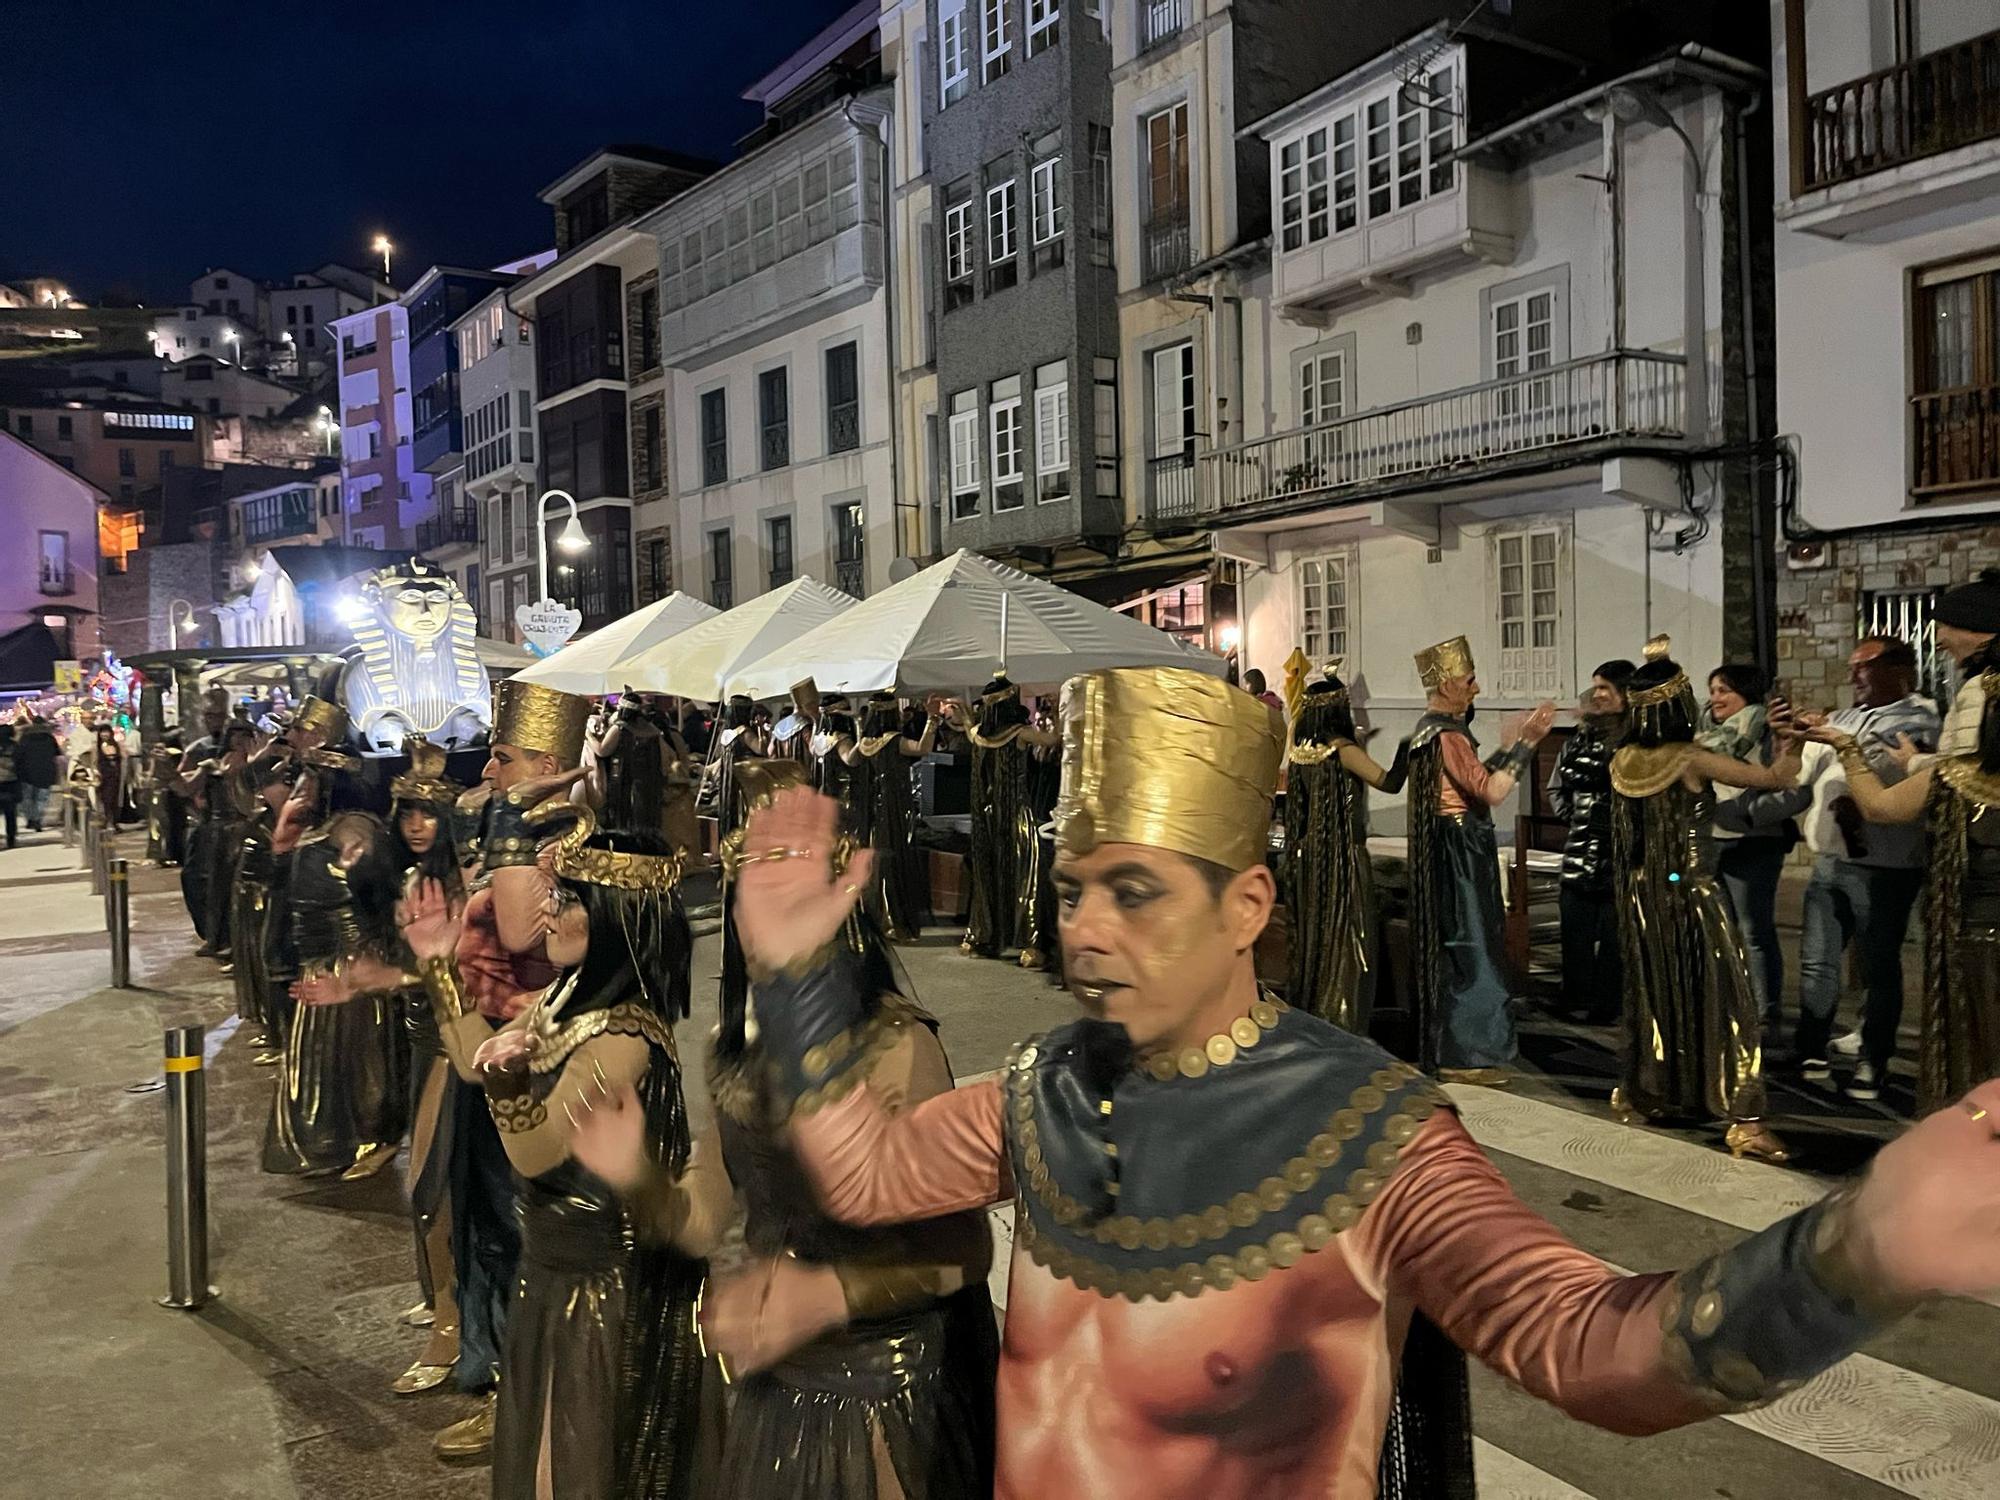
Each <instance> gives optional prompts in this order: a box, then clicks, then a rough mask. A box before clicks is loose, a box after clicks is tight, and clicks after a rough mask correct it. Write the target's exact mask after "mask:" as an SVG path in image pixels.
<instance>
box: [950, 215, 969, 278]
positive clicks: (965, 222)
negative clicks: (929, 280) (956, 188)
mask: <svg viewBox="0 0 2000 1500" xmlns="http://www.w3.org/2000/svg"><path fill="white" fill-rule="evenodd" d="M971 274H972V204H971V202H970V201H966V202H962V203H953V204H950V205H948V206H947V207H946V209H945V211H944V279H945V280H946V281H963V280H965V279H966V277H968V276H970V275H971Z"/></svg>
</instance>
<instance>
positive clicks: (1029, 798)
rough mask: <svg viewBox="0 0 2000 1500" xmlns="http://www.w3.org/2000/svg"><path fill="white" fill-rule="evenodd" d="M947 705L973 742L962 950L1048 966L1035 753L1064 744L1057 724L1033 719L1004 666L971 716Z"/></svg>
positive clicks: (950, 715) (1026, 964) (957, 706)
mask: <svg viewBox="0 0 2000 1500" xmlns="http://www.w3.org/2000/svg"><path fill="white" fill-rule="evenodd" d="M945 712H946V715H947V718H948V721H949V722H950V724H951V726H952V727H953V728H954V729H956V730H958V731H959V732H960V733H962V734H963V735H965V737H966V738H967V739H968V740H970V741H971V742H972V853H971V855H970V857H969V858H968V859H967V861H966V872H967V875H968V876H969V879H970V884H971V906H972V910H971V915H970V917H969V919H968V920H967V922H966V926H965V937H964V939H963V940H962V941H961V942H960V943H959V945H958V946H959V951H960V952H961V953H970V954H974V955H976V956H978V957H980V958H998V957H1000V955H1001V954H1002V953H1004V952H1006V951H1007V950H1008V949H1012V948H1018V949H1019V950H1020V952H1021V967H1022V968H1024V969H1041V968H1046V967H1047V965H1048V957H1047V954H1046V952H1045V951H1044V947H1043V945H1044V944H1045V943H1046V942H1047V940H1048V938H1049V937H1050V936H1051V935H1050V934H1046V933H1044V932H1043V931H1042V930H1041V920H1040V919H1041V916H1042V914H1043V908H1042V906H1041V904H1040V903H1039V902H1038V900H1037V895H1038V891H1039V888H1040V885H1041V882H1042V880H1043V878H1044V876H1045V875H1046V871H1044V869H1043V868H1042V847H1041V840H1040V838H1039V837H1038V836H1037V830H1038V829H1039V828H1040V827H1041V824H1042V821H1043V818H1044V816H1045V815H1046V813H1047V809H1046V808H1039V809H1038V808H1037V807H1036V805H1035V765H1034V762H1033V755H1034V752H1035V751H1037V750H1042V751H1047V750H1050V749H1053V748H1054V746H1055V745H1056V744H1057V738H1056V736H1055V735H1054V734H1052V733H1051V732H1050V731H1048V730H1045V729H1038V728H1037V727H1035V725H1034V724H1032V723H1031V722H1030V721H1029V715H1028V710H1027V708H1026V706H1025V705H1023V704H1022V702H1021V690H1020V688H1018V687H1016V686H1015V685H1014V684H1013V683H1012V682H1010V681H1008V680H1007V674H1006V673H1005V672H1002V673H1001V674H1000V675H999V676H998V677H995V678H994V679H993V680H992V681H991V682H989V683H987V684H986V687H985V689H984V691H982V692H981V693H980V695H979V711H978V712H977V714H973V715H968V714H967V712H966V709H965V705H963V704H961V703H957V702H953V703H950V704H947V705H946V708H945Z"/></svg>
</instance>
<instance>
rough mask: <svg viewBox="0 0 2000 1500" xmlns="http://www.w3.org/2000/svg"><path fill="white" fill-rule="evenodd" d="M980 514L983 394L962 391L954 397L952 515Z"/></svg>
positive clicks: (955, 516) (961, 519) (962, 517)
mask: <svg viewBox="0 0 2000 1500" xmlns="http://www.w3.org/2000/svg"><path fill="white" fill-rule="evenodd" d="M978 514H979V396H978V393H977V392H974V391H960V392H959V393H958V394H957V395H956V396H953V397H952V398H951V518H952V519H953V520H954V521H963V520H965V519H966V518H967V517H969V516H976V515H978Z"/></svg>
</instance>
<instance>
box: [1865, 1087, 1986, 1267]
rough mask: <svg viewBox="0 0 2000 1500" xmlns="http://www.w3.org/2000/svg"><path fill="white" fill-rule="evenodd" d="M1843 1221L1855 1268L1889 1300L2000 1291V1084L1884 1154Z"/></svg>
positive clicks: (1909, 1133)
mask: <svg viewBox="0 0 2000 1500" xmlns="http://www.w3.org/2000/svg"><path fill="white" fill-rule="evenodd" d="M1846 1212H1847V1213H1848V1214H1849V1215H1850V1218H1849V1220H1848V1223H1847V1229H1848V1231H1849V1233H1850V1234H1851V1235H1852V1236H1853V1240H1852V1244H1853V1248H1854V1250H1855V1253H1856V1256H1857V1259H1858V1261H1859V1267H1858V1268H1859V1269H1860V1270H1861V1271H1862V1272H1863V1273H1864V1274H1866V1275H1868V1276H1870V1277H1872V1278H1874V1279H1875V1281H1876V1285H1877V1286H1878V1287H1879V1289H1880V1290H1881V1291H1883V1292H1885V1293H1887V1294H1890V1295H1896V1296H1904V1297H1919V1296H1926V1295H1930V1294H1933V1293H1942V1294H1945V1295H1951V1296H1974V1295H1978V1294H1980V1293H1984V1292H1989V1291H1992V1290H1993V1289H1995V1288H1996V1287H2000V1079H1989V1080H1988V1081H1987V1082H1985V1083H1982V1084H1981V1085H1980V1086H1979V1087H1978V1088H1976V1089H1974V1090H1973V1091H1972V1092H1971V1093H1969V1094H1967V1095H1966V1096H1965V1098H1964V1099H1962V1100H1960V1101H1959V1102H1958V1103H1957V1104H1953V1105H1949V1106H1947V1107H1946V1108H1944V1109H1941V1110H1939V1111H1937V1113H1935V1114H1933V1115H1931V1116H1930V1117H1929V1118H1927V1119H1925V1120H1922V1121H1919V1122H1918V1123H1917V1124H1916V1125H1914V1126H1913V1127H1911V1128H1910V1129H1909V1130H1906V1131H1904V1132H1903V1134H1902V1135H1901V1136H1899V1137H1898V1138H1897V1139H1895V1140H1894V1141H1891V1142H1890V1143H1889V1144H1888V1145H1887V1146H1885V1147H1883V1148H1882V1150H1881V1152H1880V1153H1878V1154H1877V1156H1876V1157H1875V1161H1874V1164H1873V1165H1872V1166H1870V1167H1869V1169H1868V1175H1867V1176H1866V1177H1864V1178H1863V1179H1862V1180H1861V1187H1860V1189H1859V1191H1858V1192H1856V1194H1855V1195H1854V1198H1853V1200H1852V1201H1851V1202H1850V1203H1849V1204H1848V1206H1847V1209H1846Z"/></svg>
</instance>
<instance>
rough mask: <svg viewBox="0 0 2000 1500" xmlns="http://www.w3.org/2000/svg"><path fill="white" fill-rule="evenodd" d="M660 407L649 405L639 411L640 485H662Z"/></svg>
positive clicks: (648, 486) (650, 487)
mask: <svg viewBox="0 0 2000 1500" xmlns="http://www.w3.org/2000/svg"><path fill="white" fill-rule="evenodd" d="M661 446H662V445H661V442H660V408H659V407H657V406H649V407H647V408H646V409H645V410H644V411H642V412H641V413H639V487H640V488H641V489H648V490H656V489H658V488H659V487H660V457H661Z"/></svg>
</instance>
